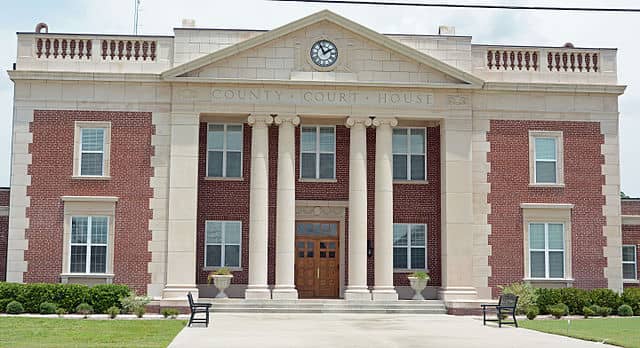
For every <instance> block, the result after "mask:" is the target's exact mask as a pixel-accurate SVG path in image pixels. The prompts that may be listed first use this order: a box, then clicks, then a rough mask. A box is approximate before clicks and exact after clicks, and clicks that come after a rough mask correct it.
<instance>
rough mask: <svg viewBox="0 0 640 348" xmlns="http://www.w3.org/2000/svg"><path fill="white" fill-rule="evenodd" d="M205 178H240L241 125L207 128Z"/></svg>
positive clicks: (212, 125)
mask: <svg viewBox="0 0 640 348" xmlns="http://www.w3.org/2000/svg"><path fill="white" fill-rule="evenodd" d="M207 176H208V177H214V178H240V177H242V125H241V124H209V125H208V126H207Z"/></svg>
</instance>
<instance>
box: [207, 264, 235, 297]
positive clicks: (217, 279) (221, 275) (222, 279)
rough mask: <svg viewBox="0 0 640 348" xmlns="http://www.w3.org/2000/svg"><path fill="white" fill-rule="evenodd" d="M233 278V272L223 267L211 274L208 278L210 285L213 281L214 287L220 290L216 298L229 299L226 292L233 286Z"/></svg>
mask: <svg viewBox="0 0 640 348" xmlns="http://www.w3.org/2000/svg"><path fill="white" fill-rule="evenodd" d="M231 278H233V274H231V270H229V269H228V268H227V267H221V268H218V269H217V270H215V271H213V272H211V273H209V276H208V277H207V280H208V281H209V284H211V279H213V285H214V286H215V287H216V288H218V295H216V298H228V296H227V294H225V293H224V290H225V289H226V288H228V287H229V285H231Z"/></svg>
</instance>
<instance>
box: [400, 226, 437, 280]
mask: <svg viewBox="0 0 640 348" xmlns="http://www.w3.org/2000/svg"><path fill="white" fill-rule="evenodd" d="M394 225H406V226H407V245H399V246H396V245H392V248H393V249H395V248H406V249H407V268H395V267H394V270H395V271H407V270H411V271H415V270H425V271H427V270H428V269H429V263H428V261H429V251H428V249H427V244H428V240H429V238H428V236H429V230H428V226H427V224H421V223H416V224H414V223H394ZM416 225H420V226H424V245H422V246H414V245H411V227H412V226H416ZM412 248H424V268H414V267H412V265H411V249H412ZM392 259H393V254H392ZM391 262H393V260H392V261H391Z"/></svg>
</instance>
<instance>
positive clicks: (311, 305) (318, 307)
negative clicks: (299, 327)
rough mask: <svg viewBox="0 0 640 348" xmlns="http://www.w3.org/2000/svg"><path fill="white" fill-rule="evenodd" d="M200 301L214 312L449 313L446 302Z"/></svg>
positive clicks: (333, 300) (324, 300)
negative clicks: (209, 306) (208, 304)
mask: <svg viewBox="0 0 640 348" xmlns="http://www.w3.org/2000/svg"><path fill="white" fill-rule="evenodd" d="M198 302H207V303H212V304H213V306H211V312H218V313H369V314H379V313H394V314H446V313H447V310H446V308H445V306H444V302H442V301H439V300H426V301H408V300H407V301H403V300H400V301H390V302H386V301H385V302H383V301H345V300H339V299H332V300H329V299H301V300H297V301H273V300H245V299H212V298H202V297H201V298H200V299H199V300H198Z"/></svg>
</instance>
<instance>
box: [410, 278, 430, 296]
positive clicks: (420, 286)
mask: <svg viewBox="0 0 640 348" xmlns="http://www.w3.org/2000/svg"><path fill="white" fill-rule="evenodd" d="M427 282H429V279H418V278H416V277H409V284H410V285H411V289H413V291H415V293H416V294H415V295H413V298H412V300H424V297H423V296H422V290H424V288H426V287H427Z"/></svg>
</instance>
